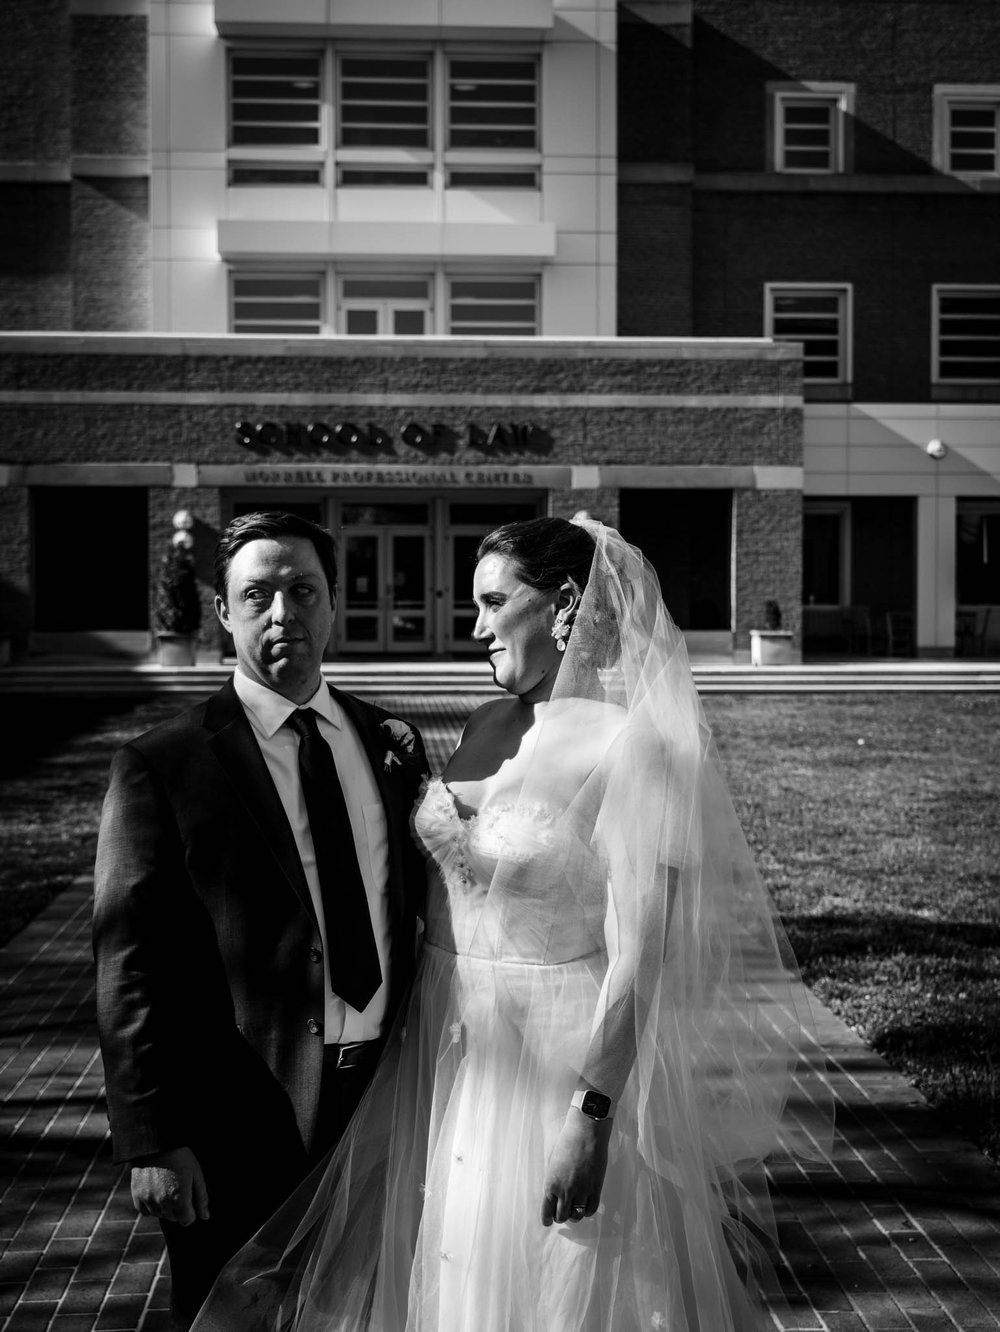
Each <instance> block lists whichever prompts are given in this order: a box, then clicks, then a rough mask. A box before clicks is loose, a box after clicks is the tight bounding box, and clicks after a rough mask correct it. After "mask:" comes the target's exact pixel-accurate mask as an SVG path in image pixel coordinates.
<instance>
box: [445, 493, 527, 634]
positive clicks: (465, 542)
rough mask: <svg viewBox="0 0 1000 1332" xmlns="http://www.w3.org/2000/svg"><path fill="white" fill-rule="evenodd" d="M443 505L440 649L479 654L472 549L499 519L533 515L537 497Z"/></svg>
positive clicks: (507, 520)
mask: <svg viewBox="0 0 1000 1332" xmlns="http://www.w3.org/2000/svg"><path fill="white" fill-rule="evenodd" d="M440 503H441V504H442V506H443V507H444V509H445V511H446V514H445V521H444V524H443V527H444V532H445V542H444V583H443V588H442V591H443V594H444V595H443V597H442V602H443V605H442V620H443V625H442V628H443V634H442V642H441V648H440V650H441V651H444V652H448V653H451V654H454V655H458V656H470V655H480V656H481V655H482V652H483V646H482V644H481V643H476V642H474V641H473V638H472V631H473V629H474V628H475V626H476V608H475V604H474V602H473V600H472V575H473V574H474V573H475V571H476V551H477V550H478V549H479V543H480V541H482V539H483V537H484V536H485V535H486V533H487V532H489V531H491V530H492V529H493V528H494V527H499V526H500V525H501V524H502V523H518V522H523V521H524V520H525V519H527V518H537V516H538V513H539V509H540V508H541V501H540V500H538V499H535V498H534V497H532V498H527V499H523V500H521V499H508V500H480V499H471V498H469V497H468V496H462V497H461V498H456V499H450V498H447V499H443V500H441V501H440Z"/></svg>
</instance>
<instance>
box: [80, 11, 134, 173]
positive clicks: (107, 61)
mask: <svg viewBox="0 0 1000 1332" xmlns="http://www.w3.org/2000/svg"><path fill="white" fill-rule="evenodd" d="M146 29H147V21H146V18H145V17H144V16H139V15H117V14H116V15H112V14H74V15H73V19H72V64H73V152H74V153H77V154H81V155H84V156H115V155H118V156H124V157H142V156H144V155H145V154H146V153H148V152H149V90H148V80H147V76H146V70H147V63H148V60H147V54H146V39H147V38H146Z"/></svg>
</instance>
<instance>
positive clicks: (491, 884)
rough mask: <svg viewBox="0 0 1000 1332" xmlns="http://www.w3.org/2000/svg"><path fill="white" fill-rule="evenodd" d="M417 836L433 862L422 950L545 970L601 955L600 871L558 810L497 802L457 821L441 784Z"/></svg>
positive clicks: (424, 806)
mask: <svg viewBox="0 0 1000 1332" xmlns="http://www.w3.org/2000/svg"><path fill="white" fill-rule="evenodd" d="M414 827H415V829H416V832H417V835H418V836H419V838H420V840H421V841H422V842H423V845H424V847H425V848H426V850H427V852H428V854H429V855H430V857H431V859H432V861H433V863H434V867H435V870H436V873H433V874H432V876H431V882H430V888H429V892H428V903H427V920H426V927H427V940H428V942H429V943H433V944H437V945H438V946H439V947H442V948H447V949H448V950H449V951H452V952H456V953H460V954H469V955H471V956H477V957H490V958H494V959H496V960H504V961H523V962H533V963H537V964H549V963H555V962H563V961H568V960H570V959H572V958H576V957H582V956H586V955H588V954H590V953H593V952H594V951H596V950H599V949H602V948H603V947H604V932H603V920H604V910H605V902H604V891H603V877H602V876H603V870H602V867H601V864H600V860H599V857H598V856H597V855H596V854H595V853H594V852H593V851H592V850H591V849H590V848H589V847H583V846H582V845H581V844H580V842H579V841H578V839H577V838H576V836H575V835H574V833H573V830H572V828H571V827H570V826H569V821H568V820H567V819H566V818H564V817H561V816H560V813H559V811H558V810H556V809H554V808H553V807H552V806H549V805H546V804H543V803H540V802H535V801H532V802H522V801H508V802H505V801H495V802H488V803H487V804H486V805H485V806H484V807H483V809H482V810H481V811H480V812H479V813H478V814H475V815H473V816H472V817H469V818H462V817H461V816H460V815H459V812H458V808H457V806H456V804H455V800H454V797H453V796H452V793H451V792H450V791H449V789H448V787H447V786H446V785H445V783H444V782H442V781H441V780H440V778H433V779H432V780H431V781H430V782H428V784H427V786H426V789H425V792H424V796H423V799H422V801H421V803H420V805H419V806H418V808H417V811H416V815H415V820H414Z"/></svg>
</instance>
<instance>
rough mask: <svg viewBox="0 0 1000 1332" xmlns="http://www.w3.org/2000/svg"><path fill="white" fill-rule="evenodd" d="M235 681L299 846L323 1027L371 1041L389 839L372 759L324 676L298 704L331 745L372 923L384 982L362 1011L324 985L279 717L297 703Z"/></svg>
mask: <svg viewBox="0 0 1000 1332" xmlns="http://www.w3.org/2000/svg"><path fill="white" fill-rule="evenodd" d="M233 684H234V686H235V688H236V693H237V694H238V696H239V699H240V702H241V703H242V704H243V709H244V711H245V712H246V715H247V718H248V719H249V721H250V725H251V727H252V728H253V733H254V735H255V736H256V737H257V743H258V745H260V752H261V753H262V754H263V756H264V762H265V763H266V764H267V770H268V772H269V773H270V774H271V777H272V779H273V781H274V785H275V786H276V787H277V790H278V795H279V797H280V799H281V803H282V805H283V807H284V810H285V813H286V815H287V816H288V822H289V823H290V824H291V828H292V832H293V834H294V836H295V845H296V846H297V847H298V851H299V857H300V859H301V861H302V868H303V870H304V871H305V876H306V882H307V883H308V885H309V893H310V896H311V897H312V901H313V906H314V907H315V909H316V919H317V920H318V921H319V929H320V934H321V936H322V939H323V974H324V978H325V982H326V984H325V993H326V1012H325V1013H324V1022H323V1033H324V1040H325V1041H326V1042H327V1043H343V1044H347V1043H348V1042H349V1041H369V1040H373V1039H374V1038H375V1037H377V1036H379V1035H380V1034H381V1031H382V1024H383V1022H384V1020H385V1011H386V1002H387V998H388V993H389V949H390V943H391V939H390V932H389V907H388V901H387V896H386V885H387V882H388V877H389V840H388V829H387V825H386V817H385V808H384V806H383V804H382V798H381V796H380V795H379V792H378V787H377V786H376V784H375V776H374V774H373V773H372V769H371V764H370V763H369V761H368V756H367V754H366V753H365V750H364V747H363V746H362V744H361V741H360V739H359V738H358V736H357V735H356V734H355V731H354V727H353V726H352V725H351V723H350V722H349V721H348V719H347V718H346V717H345V716H344V713H343V711H342V709H341V708H340V706H339V704H338V703H337V702H336V701H335V699H334V697H333V695H332V694H331V693H330V690H329V689H328V688H327V686H326V684H325V683H322V682H321V684H320V687H319V688H318V689H317V690H316V693H315V694H314V695H313V696H312V698H311V699H310V700H309V702H308V703H306V704H304V705H303V706H304V707H306V708H312V709H313V711H314V712H316V713H317V714H318V726H319V733H320V735H321V736H322V737H323V739H324V740H325V741H326V742H327V744H328V745H329V746H330V749H331V751H332V753H333V761H334V763H335V764H336V766H337V775H338V776H339V777H340V784H341V786H342V787H343V791H344V800H345V802H346V804H347V813H348V817H349V818H350V820H351V828H352V830H353V832H354V847H355V850H356V851H357V853H358V865H359V866H360V868H361V877H362V879H363V880H364V885H365V892H366V893H367V894H368V907H369V910H370V911H371V917H372V928H373V929H374V931H375V943H376V946H377V947H378V958H379V963H380V965H381V967H382V984H381V985H380V986H379V988H378V989H377V990H376V991H375V994H374V995H373V996H372V1000H371V1002H370V1003H369V1005H368V1007H367V1008H366V1009H365V1010H364V1012H363V1013H360V1012H358V1010H357V1009H356V1008H352V1007H351V1006H350V1004H347V1003H345V1002H344V1000H343V999H340V998H338V996H337V995H335V994H334V993H333V991H332V989H331V987H330V968H329V961H328V950H327V945H326V939H327V931H326V920H325V918H324V915H323V900H322V897H321V895H320V888H319V875H318V873H317V871H316V853H315V851H314V850H313V839H312V833H311V831H310V829H309V815H308V812H307V811H306V802H305V797H304V796H303V794H302V785H301V783H300V781H299V737H298V735H297V734H296V732H295V731H293V730H292V728H291V727H290V726H286V725H285V722H286V721H287V720H288V718H289V717H290V716H291V714H292V713H293V712H294V711H295V710H296V707H295V704H294V703H292V702H291V701H290V700H289V699H287V698H283V697H282V695H281V694H277V693H275V692H274V690H273V689H268V688H267V686H266V685H262V684H259V683H258V682H257V681H256V680H251V679H250V678H249V676H246V675H244V674H243V673H242V671H240V670H239V668H237V670H236V673H235V675H234V676H233Z"/></svg>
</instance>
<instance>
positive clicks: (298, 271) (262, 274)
mask: <svg viewBox="0 0 1000 1332" xmlns="http://www.w3.org/2000/svg"><path fill="white" fill-rule="evenodd" d="M240 278H258V279H269V278H270V279H274V280H276V281H278V280H282V279H285V280H287V279H288V278H315V279H316V280H317V283H318V293H319V328H318V330H317V331H316V332H315V333H313V332H311V331H310V332H304V333H301V334H293V333H291V332H289V331H287V330H284V329H282V330H277V331H275V332H273V333H270V332H266V331H265V332H261V331H257V332H254V333H250V334H249V335H248V336H250V337H276V338H287V337H298V336H300V337H322V336H323V335H324V334H325V333H327V332H328V331H329V330H328V322H327V310H328V309H329V295H328V291H327V285H328V284H327V278H326V273H325V271H324V269H323V267H322V266H315V265H303V264H295V265H291V264H290V265H288V266H287V267H286V266H285V265H281V264H268V265H266V266H265V265H261V266H259V267H257V266H254V265H251V264H240V265H234V266H233V267H231V268H230V270H229V284H228V285H229V290H228V299H229V320H228V326H229V331H230V332H232V333H235V332H236V331H237V330H236V284H237V281H238V280H239V279H240Z"/></svg>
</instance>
